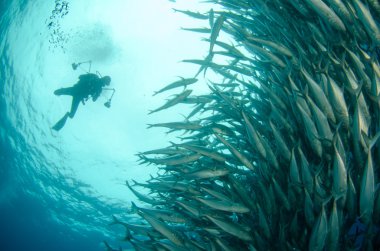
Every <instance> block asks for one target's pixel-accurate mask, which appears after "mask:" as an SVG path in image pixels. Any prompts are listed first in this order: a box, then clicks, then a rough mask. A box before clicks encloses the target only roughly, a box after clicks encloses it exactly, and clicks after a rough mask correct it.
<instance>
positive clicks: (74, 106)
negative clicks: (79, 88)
mask: <svg viewBox="0 0 380 251" xmlns="http://www.w3.org/2000/svg"><path fill="white" fill-rule="evenodd" d="M80 101H81V99H80V98H78V97H73V101H72V102H71V111H70V113H69V117H70V118H73V117H74V115H75V113H76V112H77V110H78V106H79V103H80Z"/></svg>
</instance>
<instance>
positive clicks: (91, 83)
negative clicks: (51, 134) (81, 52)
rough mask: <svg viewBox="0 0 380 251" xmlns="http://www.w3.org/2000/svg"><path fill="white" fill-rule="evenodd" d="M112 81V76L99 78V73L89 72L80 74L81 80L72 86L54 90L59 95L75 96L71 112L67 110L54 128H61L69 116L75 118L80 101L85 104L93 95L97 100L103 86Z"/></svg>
mask: <svg viewBox="0 0 380 251" xmlns="http://www.w3.org/2000/svg"><path fill="white" fill-rule="evenodd" d="M110 82H111V78H110V77H108V76H105V77H103V78H99V76H98V75H96V74H93V73H88V74H84V75H80V76H79V81H78V82H77V83H76V84H75V85H74V86H72V87H67V88H60V89H58V90H56V91H54V94H55V95H57V96H60V95H69V96H72V97H73V101H72V102H71V109H70V112H67V113H66V114H65V115H64V116H63V118H62V119H60V120H59V121H58V122H57V123H56V124H55V125H54V126H53V127H52V128H53V129H54V130H57V131H58V130H60V129H61V128H62V127H63V126H64V125H65V123H66V120H67V118H68V117H70V118H73V117H74V115H75V113H76V111H77V109H78V106H79V103H80V102H81V101H82V103H83V104H84V102H85V101H87V99H88V98H89V96H91V97H92V101H94V102H95V101H96V100H97V99H98V97H99V96H100V93H101V92H102V87H103V86H104V85H109V83H110Z"/></svg>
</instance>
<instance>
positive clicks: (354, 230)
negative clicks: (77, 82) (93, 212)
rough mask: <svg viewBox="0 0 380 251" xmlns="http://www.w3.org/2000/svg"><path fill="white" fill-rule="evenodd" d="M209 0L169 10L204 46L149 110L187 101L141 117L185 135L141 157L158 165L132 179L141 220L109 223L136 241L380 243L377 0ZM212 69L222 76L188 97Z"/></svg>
mask: <svg viewBox="0 0 380 251" xmlns="http://www.w3.org/2000/svg"><path fill="white" fill-rule="evenodd" d="M207 2H209V3H214V4H215V6H216V7H215V8H213V9H210V11H209V12H207V13H199V12H195V11H189V10H175V11H177V12H182V13H184V14H185V15H188V16H190V17H191V18H195V19H199V20H203V22H204V23H205V26H204V27H190V28H183V29H184V30H187V31H190V32H199V33H201V34H204V36H205V41H206V42H207V43H209V47H208V48H207V49H208V52H207V56H206V57H205V58H204V59H186V60H183V62H184V63H190V64H196V65H199V71H198V72H197V73H196V75H195V76H194V77H190V78H181V79H179V80H178V81H176V82H174V83H171V84H169V85H167V86H166V87H164V88H162V89H161V90H159V91H158V92H157V93H155V94H159V93H160V95H162V93H163V92H166V91H168V90H173V89H178V90H180V91H179V92H178V94H177V95H175V96H174V97H173V98H171V99H169V100H168V101H167V102H166V103H165V104H164V105H163V106H161V107H159V108H157V109H155V110H152V111H151V113H152V112H158V111H160V110H163V109H170V108H171V107H173V106H176V105H178V104H182V105H183V104H186V105H188V106H191V112H189V114H188V116H187V117H186V119H185V121H179V122H167V123H158V124H152V125H149V127H166V128H168V129H169V130H170V132H171V131H176V132H181V133H183V134H182V136H180V139H179V142H170V145H169V146H168V147H165V148H161V149H155V150H150V151H147V152H144V153H140V154H139V155H138V156H139V158H140V160H141V162H142V163H145V164H153V165H157V166H158V168H159V172H158V174H157V175H156V176H155V177H153V176H152V177H151V179H150V180H148V181H147V182H145V183H138V182H136V181H133V180H131V181H130V182H127V184H126V185H127V186H128V187H129V189H130V190H131V191H132V192H133V193H134V194H135V195H136V197H137V198H138V200H140V201H141V202H144V204H145V205H146V206H137V205H135V204H134V203H132V208H131V211H130V213H133V214H135V215H136V217H139V218H140V219H141V224H130V223H127V222H123V221H121V220H120V219H119V218H118V217H115V216H114V221H113V222H112V224H119V225H122V226H124V227H125V230H126V234H125V238H124V241H126V242H128V243H129V245H132V246H133V248H134V249H135V250H207V251H209V250H210V251H213V250H312V251H322V250H380V183H379V180H380V179H379V178H380V169H379V167H380V139H379V138H380V64H379V61H380V28H379V27H380V3H379V2H378V1H377V0H367V1H364V0H347V1H346V0H323V1H322V0H273V1H265V0H210V1H207ZM216 9H218V10H216ZM221 34H223V35H225V36H228V37H229V40H228V42H226V41H223V40H222V39H221ZM230 41H233V42H230ZM220 62H224V63H220ZM210 71H213V72H214V73H215V74H217V75H218V76H221V77H222V78H223V81H221V82H218V83H214V82H211V81H209V82H208V85H209V90H210V91H209V93H208V94H202V95H194V94H192V90H191V89H190V87H191V86H192V85H193V84H195V83H196V82H197V80H198V79H199V78H200V77H202V75H203V76H206V77H207V73H208V72H210ZM132 182H133V184H132ZM142 190H144V191H148V192H145V193H142V192H141V191H142ZM109 248H110V247H109Z"/></svg>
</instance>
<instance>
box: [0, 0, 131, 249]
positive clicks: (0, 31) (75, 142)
mask: <svg viewBox="0 0 380 251" xmlns="http://www.w3.org/2000/svg"><path fill="white" fill-rule="evenodd" d="M56 2H58V1H56ZM54 5H55V3H54V1H26V0H12V1H0V11H1V15H0V17H1V19H0V51H1V54H0V58H1V60H0V64H1V65H0V97H1V98H0V250H2V251H19V250H57V251H69V250H70V251H73V250H104V249H105V248H104V245H103V244H102V241H103V240H107V241H111V243H112V240H115V235H116V233H115V232H114V231H115V229H112V228H110V227H108V223H109V222H110V218H111V215H112V214H120V213H122V212H123V210H125V206H124V205H123V203H122V202H121V201H120V200H117V199H110V198H108V197H107V196H104V195H100V193H99V191H98V190H96V189H94V188H93V187H92V186H91V185H89V183H87V182H83V181H82V180H81V179H79V178H78V172H79V171H83V173H81V174H80V175H82V176H84V174H85V173H86V172H87V173H89V172H94V173H96V172H98V170H99V168H97V167H101V166H105V165H108V164H109V163H107V162H102V161H100V157H99V158H96V157H95V158H94V157H93V156H96V154H97V151H100V150H97V149H96V148H94V147H91V146H89V145H91V144H93V142H92V141H91V140H87V141H86V137H85V139H84V140H83V138H80V137H79V136H78V135H76V136H73V137H71V138H70V137H69V139H67V138H68V137H66V138H65V137H64V136H63V135H64V134H63V135H59V134H56V133H54V132H52V131H51V130H50V127H51V126H52V124H53V123H54V122H55V120H57V119H58V118H59V117H60V116H61V115H62V113H63V110H58V111H56V109H54V108H52V107H53V106H54V103H53V102H56V100H55V101H54V98H55V97H54V95H52V91H53V90H54V88H55V87H56V86H51V85H52V83H53V81H54V80H56V79H57V77H59V76H62V75H63V74H64V73H63V72H60V65H59V64H56V65H55V67H53V68H55V69H56V71H55V72H54V71H49V70H47V67H51V66H52V65H54V64H55V60H56V58H59V57H61V58H62V55H64V53H65V52H64V51H62V50H58V49H59V48H54V45H55V44H54V43H48V42H47V41H48V40H49V38H50V37H51V34H52V33H51V32H52V31H51V30H49V29H47V28H46V27H47V25H46V24H47V21H48V20H49V16H50V14H51V11H52V9H54ZM58 44H59V43H58ZM57 61H58V59H57ZM65 63H66V62H65ZM53 68H52V69H53ZM74 79H75V78H74ZM55 82H57V81H55ZM56 84H58V83H56ZM67 104H68V103H67ZM67 104H65V105H67ZM94 131H95V130H94ZM69 132H70V130H67V133H69ZM88 132H92V131H91V128H90V129H89V131H88ZM97 137H98V136H97V135H96V134H95V135H91V137H89V138H91V139H96V138H97ZM83 141H85V142H83ZM94 145H96V144H94ZM83 146H88V149H87V151H86V150H85V149H84V150H83V151H79V150H80V149H81V148H82V149H83V148H84V147H83ZM102 152H103V153H104V151H102ZM93 154H94V155H93ZM100 156H101V154H100ZM81 164H83V166H91V169H88V170H84V169H83V168H82V167H81ZM78 170H79V171H78ZM97 174H99V173H97ZM100 175H101V173H100ZM103 177H107V176H103ZM95 178H96V176H95V175H94V179H95ZM94 182H96V181H94ZM114 182H115V181H114Z"/></svg>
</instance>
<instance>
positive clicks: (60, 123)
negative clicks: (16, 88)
mask: <svg viewBox="0 0 380 251" xmlns="http://www.w3.org/2000/svg"><path fill="white" fill-rule="evenodd" d="M68 117H69V113H68V112H67V113H66V114H65V116H63V118H61V119H60V120H59V121H58V122H57V123H56V124H55V125H54V126H53V127H52V129H53V130H56V131H59V130H61V129H62V128H63V127H64V125H65V124H66V120H67V118H68Z"/></svg>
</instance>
